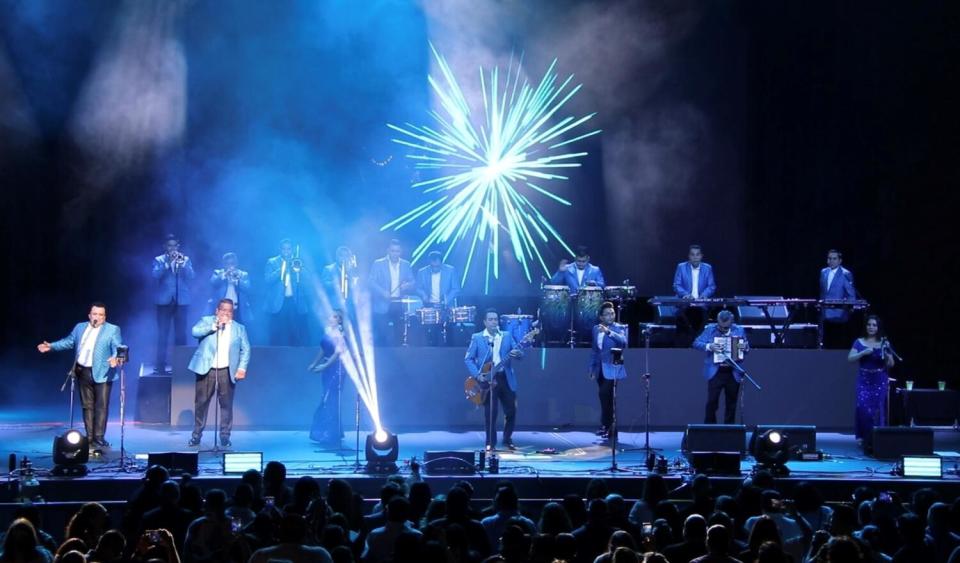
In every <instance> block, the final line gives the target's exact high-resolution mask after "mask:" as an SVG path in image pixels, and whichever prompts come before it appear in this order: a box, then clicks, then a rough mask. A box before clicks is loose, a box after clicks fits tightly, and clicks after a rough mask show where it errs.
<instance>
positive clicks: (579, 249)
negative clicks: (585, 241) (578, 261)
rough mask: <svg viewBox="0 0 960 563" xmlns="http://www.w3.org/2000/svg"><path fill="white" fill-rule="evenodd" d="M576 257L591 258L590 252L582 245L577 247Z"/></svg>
mask: <svg viewBox="0 0 960 563" xmlns="http://www.w3.org/2000/svg"><path fill="white" fill-rule="evenodd" d="M576 255H577V257H579V256H590V250H589V249H588V248H587V247H586V246H584V245H582V244H581V245H580V246H578V247H577V254H576Z"/></svg>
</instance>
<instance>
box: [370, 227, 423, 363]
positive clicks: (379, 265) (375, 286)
mask: <svg viewBox="0 0 960 563" xmlns="http://www.w3.org/2000/svg"><path fill="white" fill-rule="evenodd" d="M401 252H402V248H401V246H400V241H399V240H397V239H393V240H391V241H390V244H389V245H388V246H387V255H386V256H384V257H383V258H378V259H377V260H375V261H374V262H373V265H372V266H371V267H370V275H369V276H368V277H367V282H368V286H369V288H370V298H371V299H372V300H373V314H374V320H373V322H374V332H375V335H376V337H377V342H378V343H379V344H388V343H389V344H396V340H397V333H398V330H399V326H400V324H401V323H400V321H401V317H400V315H401V311H400V310H399V309H396V308H395V309H391V302H392V301H395V300H398V299H402V298H403V297H405V296H408V295H412V294H414V293H415V290H416V285H417V284H416V281H415V280H414V276H413V266H411V265H410V262H409V261H407V260H404V259H403V258H400V254H401ZM390 321H393V323H394V324H393V327H394V330H391V329H390Z"/></svg>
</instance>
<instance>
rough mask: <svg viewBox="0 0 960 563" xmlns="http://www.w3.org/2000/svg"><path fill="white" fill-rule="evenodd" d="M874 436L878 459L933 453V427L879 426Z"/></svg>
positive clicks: (874, 448) (874, 451)
mask: <svg viewBox="0 0 960 563" xmlns="http://www.w3.org/2000/svg"><path fill="white" fill-rule="evenodd" d="M872 438H873V441H872V443H871V446H872V449H873V457H875V458H876V459H897V460H899V459H900V458H901V457H903V456H911V455H912V456H919V455H925V456H926V455H933V428H922V427H914V428H910V427H901V426H877V427H875V428H874V429H873V436H872Z"/></svg>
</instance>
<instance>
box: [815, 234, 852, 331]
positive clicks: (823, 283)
mask: <svg viewBox="0 0 960 563" xmlns="http://www.w3.org/2000/svg"><path fill="white" fill-rule="evenodd" d="M842 264H843V254H842V253H841V252H840V251H839V250H834V249H830V250H829V251H827V267H826V268H824V269H822V270H820V299H849V300H853V299H856V298H857V290H856V289H854V287H853V272H851V271H850V270H848V269H846V268H844V267H843V265H842ZM849 318H850V311H849V310H848V309H846V308H831V309H824V310H823V320H824V321H826V322H830V323H845V322H847V319H849Z"/></svg>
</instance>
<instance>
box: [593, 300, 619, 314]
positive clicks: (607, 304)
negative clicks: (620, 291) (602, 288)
mask: <svg viewBox="0 0 960 563" xmlns="http://www.w3.org/2000/svg"><path fill="white" fill-rule="evenodd" d="M607 309H613V310H614V312H616V310H617V308H616V307H614V305H613V303H611V302H609V301H604V302H603V303H602V304H601V305H600V311H599V312H597V316H598V317H599V316H600V315H602V314H603V312H604V311H606V310H607Z"/></svg>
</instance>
